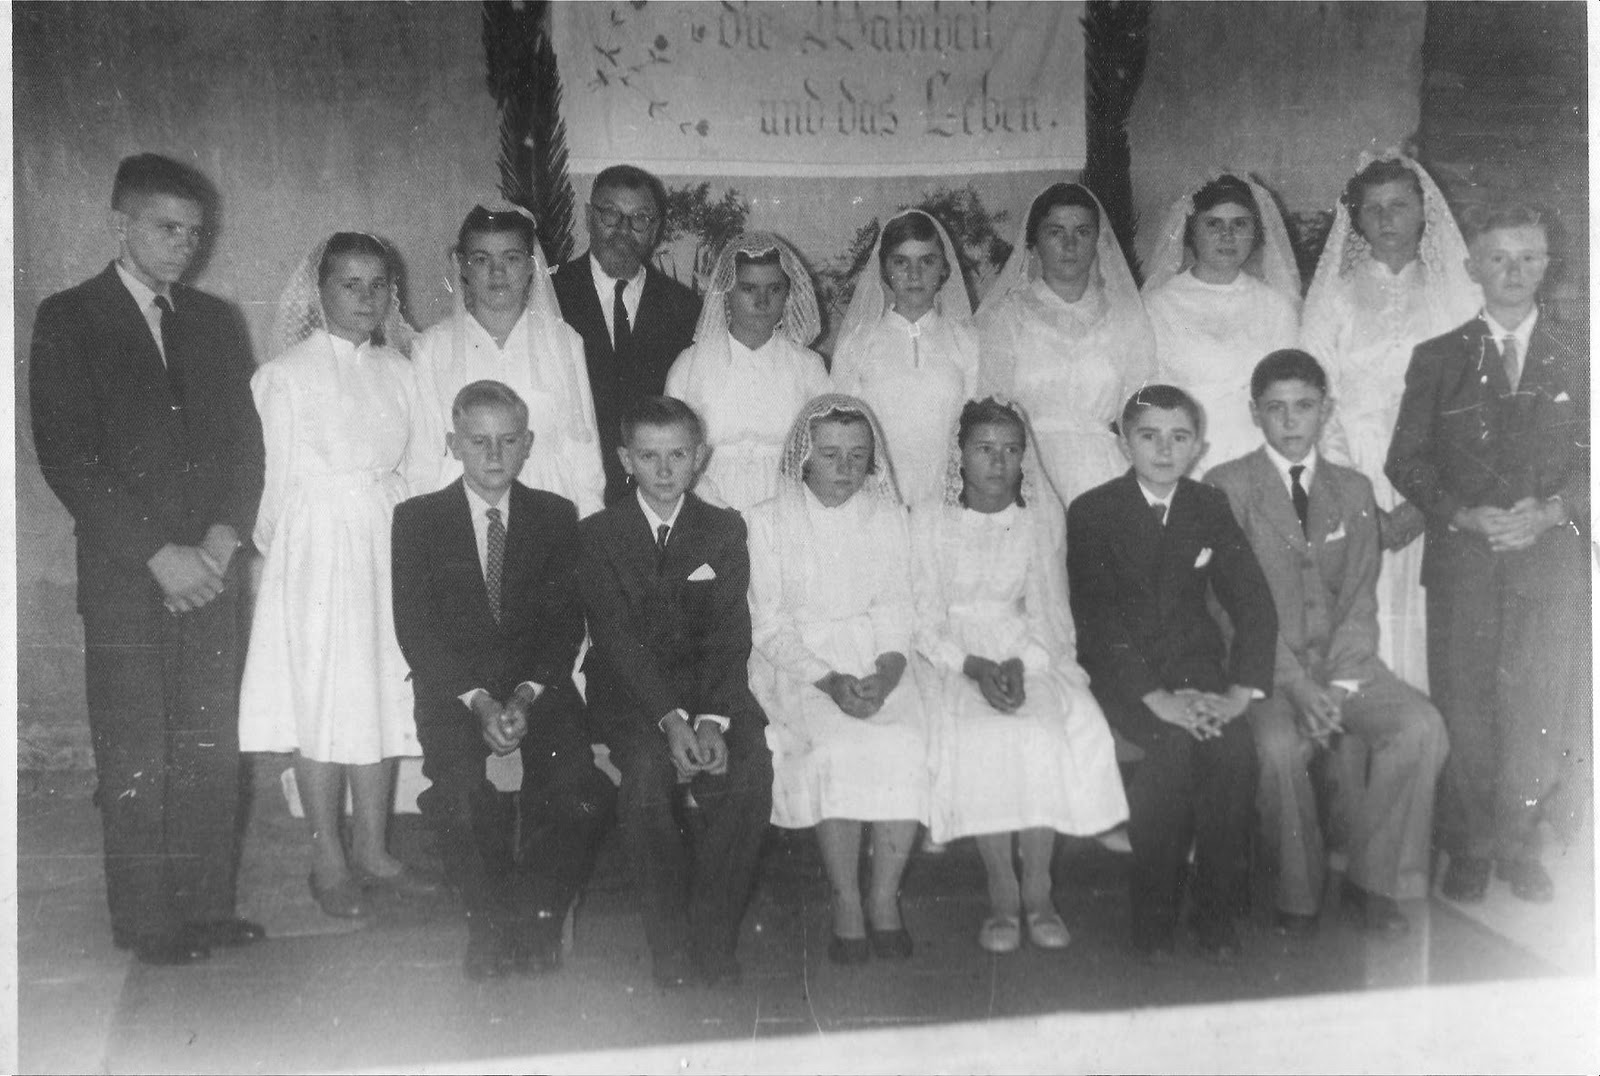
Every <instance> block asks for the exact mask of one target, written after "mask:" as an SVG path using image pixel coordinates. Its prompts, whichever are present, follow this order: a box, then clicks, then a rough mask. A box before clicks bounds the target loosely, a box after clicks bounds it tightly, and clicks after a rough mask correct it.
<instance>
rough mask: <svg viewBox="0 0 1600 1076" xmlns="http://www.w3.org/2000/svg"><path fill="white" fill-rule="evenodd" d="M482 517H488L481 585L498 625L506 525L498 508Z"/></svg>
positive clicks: (504, 557) (504, 560) (504, 558)
mask: <svg viewBox="0 0 1600 1076" xmlns="http://www.w3.org/2000/svg"><path fill="white" fill-rule="evenodd" d="M484 515H486V516H488V517H489V555H488V556H487V557H485V558H484V559H485V560H486V561H488V563H487V564H486V565H484V569H483V585H484V589H485V590H487V591H488V592H489V611H490V612H491V613H493V614H494V620H495V623H496V624H498V623H499V622H500V590H501V580H502V578H503V577H504V575H505V571H506V525H505V524H504V523H502V522H501V521H500V509H498V508H491V509H489V510H488V511H487V512H485V513H484Z"/></svg>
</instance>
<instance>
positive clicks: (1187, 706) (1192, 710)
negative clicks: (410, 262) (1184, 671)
mask: <svg viewBox="0 0 1600 1076" xmlns="http://www.w3.org/2000/svg"><path fill="white" fill-rule="evenodd" d="M1251 697H1252V696H1251V693H1250V689H1249V688H1247V687H1244V686H1242V685H1239V684H1235V685H1233V686H1232V687H1230V688H1229V689H1228V690H1227V691H1226V692H1223V693H1221V694H1218V693H1217V692H1214V691H1198V690H1196V689H1194V688H1179V689H1178V690H1177V691H1166V690H1156V691H1151V692H1149V693H1148V694H1146V695H1145V696H1144V700H1143V701H1144V704H1145V705H1146V706H1148V707H1150V711H1151V713H1153V714H1155V715H1156V716H1157V717H1159V718H1160V719H1161V720H1163V721H1165V722H1166V723H1167V724H1169V725H1176V726H1178V727H1179V728H1181V729H1183V730H1184V731H1185V732H1187V733H1188V734H1189V735H1190V736H1193V737H1194V738H1195V739H1197V740H1211V739H1215V738H1216V737H1218V736H1221V735H1222V726H1224V725H1226V724H1227V723H1228V722H1230V721H1232V720H1233V719H1234V718H1236V717H1238V716H1239V715H1240V714H1242V713H1244V712H1245V709H1246V708H1248V707H1249V705H1250V700H1251Z"/></svg>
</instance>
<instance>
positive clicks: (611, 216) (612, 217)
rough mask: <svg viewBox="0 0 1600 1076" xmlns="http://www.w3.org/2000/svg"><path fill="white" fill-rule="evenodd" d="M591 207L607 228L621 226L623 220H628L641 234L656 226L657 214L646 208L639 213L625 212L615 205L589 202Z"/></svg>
mask: <svg viewBox="0 0 1600 1076" xmlns="http://www.w3.org/2000/svg"><path fill="white" fill-rule="evenodd" d="M589 208H590V209H591V210H593V211H594V215H595V216H596V217H598V218H599V219H600V223H601V224H603V225H605V226H606V227H607V228H616V227H619V226H620V225H621V224H622V222H623V221H627V222H628V227H630V228H632V229H633V230H634V231H636V232H639V233H640V234H644V233H645V232H648V231H650V230H651V229H652V228H654V227H655V226H656V220H657V217H656V215H655V214H654V213H651V212H649V211H647V210H644V209H641V210H639V211H638V212H637V213H624V212H623V211H622V210H620V209H617V208H616V207H615V206H609V205H595V204H594V203H593V202H590V203H589Z"/></svg>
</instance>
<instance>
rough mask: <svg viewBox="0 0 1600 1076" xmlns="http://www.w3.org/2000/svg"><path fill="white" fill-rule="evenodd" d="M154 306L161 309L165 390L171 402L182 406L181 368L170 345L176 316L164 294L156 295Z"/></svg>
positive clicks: (175, 329) (175, 350)
mask: <svg viewBox="0 0 1600 1076" xmlns="http://www.w3.org/2000/svg"><path fill="white" fill-rule="evenodd" d="M156 308H157V309H159V310H160V311H161V354H162V357H163V358H164V359H165V360H166V363H167V390H168V391H169V392H171V393H172V402H173V403H174V404H176V405H177V406H179V407H182V406H183V404H184V397H183V370H182V369H180V368H179V366H178V356H177V349H176V348H174V347H173V346H172V342H173V337H174V336H175V335H176V334H177V326H178V318H177V315H176V314H175V313H173V310H172V302H171V301H170V300H169V299H168V298H167V297H166V296H165V295H157V296H156Z"/></svg>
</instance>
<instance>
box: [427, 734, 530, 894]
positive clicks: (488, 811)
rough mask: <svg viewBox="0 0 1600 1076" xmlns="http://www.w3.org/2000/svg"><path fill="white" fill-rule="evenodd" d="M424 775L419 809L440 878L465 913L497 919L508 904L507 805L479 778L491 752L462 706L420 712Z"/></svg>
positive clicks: (509, 844) (488, 784)
mask: <svg viewBox="0 0 1600 1076" xmlns="http://www.w3.org/2000/svg"><path fill="white" fill-rule="evenodd" d="M417 739H418V741H419V742H420V743H421V745H422V775H423V776H424V777H426V778H427V779H428V782H429V784H428V787H427V788H426V789H424V790H423V792H422V794H421V795H419V796H418V797H417V807H418V809H419V810H420V811H421V813H422V817H423V819H424V820H425V821H426V822H427V823H428V826H429V828H430V829H432V830H433V833H434V838H435V842H436V843H437V845H438V848H439V858H440V860H441V863H442V865H443V867H444V870H445V876H446V877H448V878H449V879H450V880H451V883H452V884H453V885H454V886H455V887H456V889H457V891H458V892H459V893H460V895H461V904H462V907H463V909H464V910H465V911H466V912H467V914H468V915H469V916H474V917H477V916H481V917H485V918H497V917H499V916H501V915H503V914H504V912H505V909H506V907H507V905H508V903H509V900H508V898H509V893H508V885H509V881H510V877H511V866H512V865H511V828H512V821H513V819H512V814H511V807H510V805H509V804H508V803H507V802H506V797H505V796H503V795H501V794H500V793H499V792H497V791H496V790H495V788H494V786H493V785H491V784H490V783H489V781H488V779H487V778H486V777H485V776H484V760H485V759H487V758H488V755H489V749H488V747H487V746H485V745H484V743H483V741H482V740H481V738H479V735H478V729H477V723H476V722H475V721H474V720H473V719H472V717H471V715H470V714H469V713H468V712H467V710H466V708H465V707H461V708H460V710H459V712H456V711H454V710H450V709H449V708H445V710H444V712H441V713H428V712H426V710H425V709H424V708H423V707H421V706H419V707H418V710H417Z"/></svg>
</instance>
